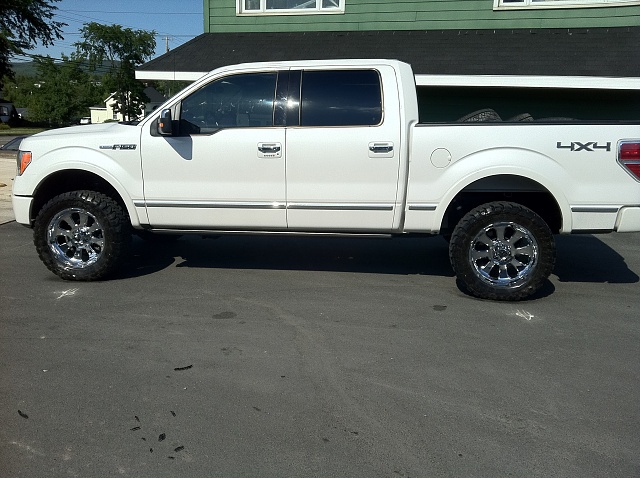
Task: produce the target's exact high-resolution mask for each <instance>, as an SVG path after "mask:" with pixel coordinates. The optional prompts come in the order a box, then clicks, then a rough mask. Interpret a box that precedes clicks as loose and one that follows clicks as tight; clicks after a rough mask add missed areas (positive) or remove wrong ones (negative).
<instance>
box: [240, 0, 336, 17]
mask: <svg viewBox="0 0 640 478" xmlns="http://www.w3.org/2000/svg"><path fill="white" fill-rule="evenodd" d="M259 1H260V9H259V10H247V9H245V8H244V4H245V0H236V15H237V16H265V15H266V16H273V15H340V14H344V12H345V2H346V0H338V7H331V8H323V7H322V0H316V7H315V8H300V9H298V8H291V9H281V10H280V9H278V10H276V9H267V0H259Z"/></svg>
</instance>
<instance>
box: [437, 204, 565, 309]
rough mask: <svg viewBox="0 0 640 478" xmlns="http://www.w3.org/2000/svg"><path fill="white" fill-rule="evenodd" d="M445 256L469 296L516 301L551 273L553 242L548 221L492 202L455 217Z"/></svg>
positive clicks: (531, 290)
mask: <svg viewBox="0 0 640 478" xmlns="http://www.w3.org/2000/svg"><path fill="white" fill-rule="evenodd" d="M449 258H450V260H451V265H452V267H453V270H454V271H455V273H456V275H457V277H458V280H459V281H460V283H461V284H462V286H463V287H464V288H465V289H466V290H467V291H468V292H469V293H471V294H472V295H474V296H476V297H480V298H483V299H493V300H521V299H524V298H526V297H529V296H530V295H532V294H534V293H535V292H536V291H538V290H539V289H540V288H541V287H542V285H543V284H544V282H545V280H547V278H548V277H549V275H550V274H551V271H552V270H553V266H554V264H555V241H554V239H553V234H552V233H551V230H550V229H549V226H548V225H547V224H546V223H545V222H544V220H543V219H542V218H541V217H540V216H538V215H537V214H536V213H535V212H533V211H532V210H530V209H528V208H526V207H524V206H521V205H520V204H516V203H511V202H492V203H488V204H484V205H482V206H479V207H477V208H475V209H473V210H472V211H470V212H469V213H467V214H466V215H465V216H464V217H463V218H462V219H461V220H460V222H459V223H458V224H457V226H456V227H455V229H454V231H453V234H452V236H451V242H450V244H449Z"/></svg>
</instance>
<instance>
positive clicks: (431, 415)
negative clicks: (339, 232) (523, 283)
mask: <svg viewBox="0 0 640 478" xmlns="http://www.w3.org/2000/svg"><path fill="white" fill-rule="evenodd" d="M14 173H15V159H14V156H12V155H10V156H8V157H7V156H0V184H3V185H2V186H0V194H1V196H0V214H1V216H0V219H1V222H2V225H0V244H1V247H0V382H1V383H2V387H0V463H1V465H0V466H1V468H2V471H1V472H0V475H1V476H3V477H7V478H13V477H44V476H46V477H58V476H60V477H62V476H77V477H84V478H103V477H105V476H132V477H137V478H142V477H150V478H151V477H153V478H162V477H181V478H190V477H193V478H201V477H224V478H229V477H243V478H244V477H274V478H280V477H300V478H305V477H328V478H329V477H330V478H334V477H338V476H339V477H350V478H353V477H355V478H359V477H362V478H377V477H389V478H398V477H405V478H407V477H412V478H417V477H420V478H421V477H425V478H431V477H490V478H495V477H502V476H516V477H553V478H557V477H580V478H585V477H637V476H640V441H639V440H638V430H640V408H639V406H638V404H640V367H639V366H638V365H639V364H640V319H639V317H640V314H639V313H638V309H639V306H640V299H639V295H638V290H639V287H638V283H639V280H640V279H639V274H640V234H637V233H634V234H610V235H604V236H590V235H585V236H569V237H567V236H562V237H558V238H557V244H558V261H557V265H556V268H555V270H554V273H553V275H552V276H551V278H550V280H549V281H548V283H547V285H546V286H545V288H544V290H543V291H542V293H541V294H539V295H538V296H537V297H536V298H534V299H533V300H528V301H524V302H519V303H499V302H491V301H482V300H476V299H473V298H470V297H468V296H466V295H464V294H463V293H462V292H461V291H460V290H458V288H457V287H456V285H455V278H454V277H453V273H452V271H451V267H450V265H449V262H448V254H447V245H446V243H445V242H444V241H443V240H442V239H441V238H438V237H435V238H408V239H338V238H280V237H277V238H272V237H231V236H229V237H223V238H220V239H215V240H213V239H202V238H199V237H184V238H181V239H179V240H177V241H175V242H171V243H165V244H153V243H147V242H144V241H142V240H140V239H135V241H134V254H133V258H132V260H131V262H130V264H128V266H127V267H126V268H125V270H124V271H123V273H122V274H121V275H120V276H118V277H116V278H114V279H113V280H109V281H105V282H93V283H79V282H65V281H62V280H60V279H58V278H57V277H56V276H54V275H53V274H52V273H50V272H49V271H48V270H47V269H46V268H45V267H44V265H43V264H42V263H41V262H40V261H39V259H38V257H37V254H36V251H35V248H34V246H33V242H32V232H31V231H30V230H29V229H27V228H25V227H23V226H21V225H19V224H17V223H15V222H13V221H12V220H13V216H12V212H11V206H10V203H9V199H10V190H11V183H12V178H13V175H14ZM5 185H6V186H5Z"/></svg>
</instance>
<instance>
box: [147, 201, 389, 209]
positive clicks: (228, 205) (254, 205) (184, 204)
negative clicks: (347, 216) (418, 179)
mask: <svg viewBox="0 0 640 478" xmlns="http://www.w3.org/2000/svg"><path fill="white" fill-rule="evenodd" d="M134 204H135V205H136V206H138V207H144V206H147V207H172V208H194V209H297V210H313V211H393V208H394V205H393V204H371V203H370V204H360V203H344V204H330V203H290V204H288V205H287V204H285V203H281V202H223V201H148V202H146V203H145V202H144V201H136V202H134Z"/></svg>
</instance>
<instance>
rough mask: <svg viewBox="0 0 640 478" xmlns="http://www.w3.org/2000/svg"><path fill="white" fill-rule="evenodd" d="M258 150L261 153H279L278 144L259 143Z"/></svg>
mask: <svg viewBox="0 0 640 478" xmlns="http://www.w3.org/2000/svg"><path fill="white" fill-rule="evenodd" d="M258 151H260V152H261V153H271V154H273V153H279V152H280V145H279V144H267V143H261V144H259V145H258Z"/></svg>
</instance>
